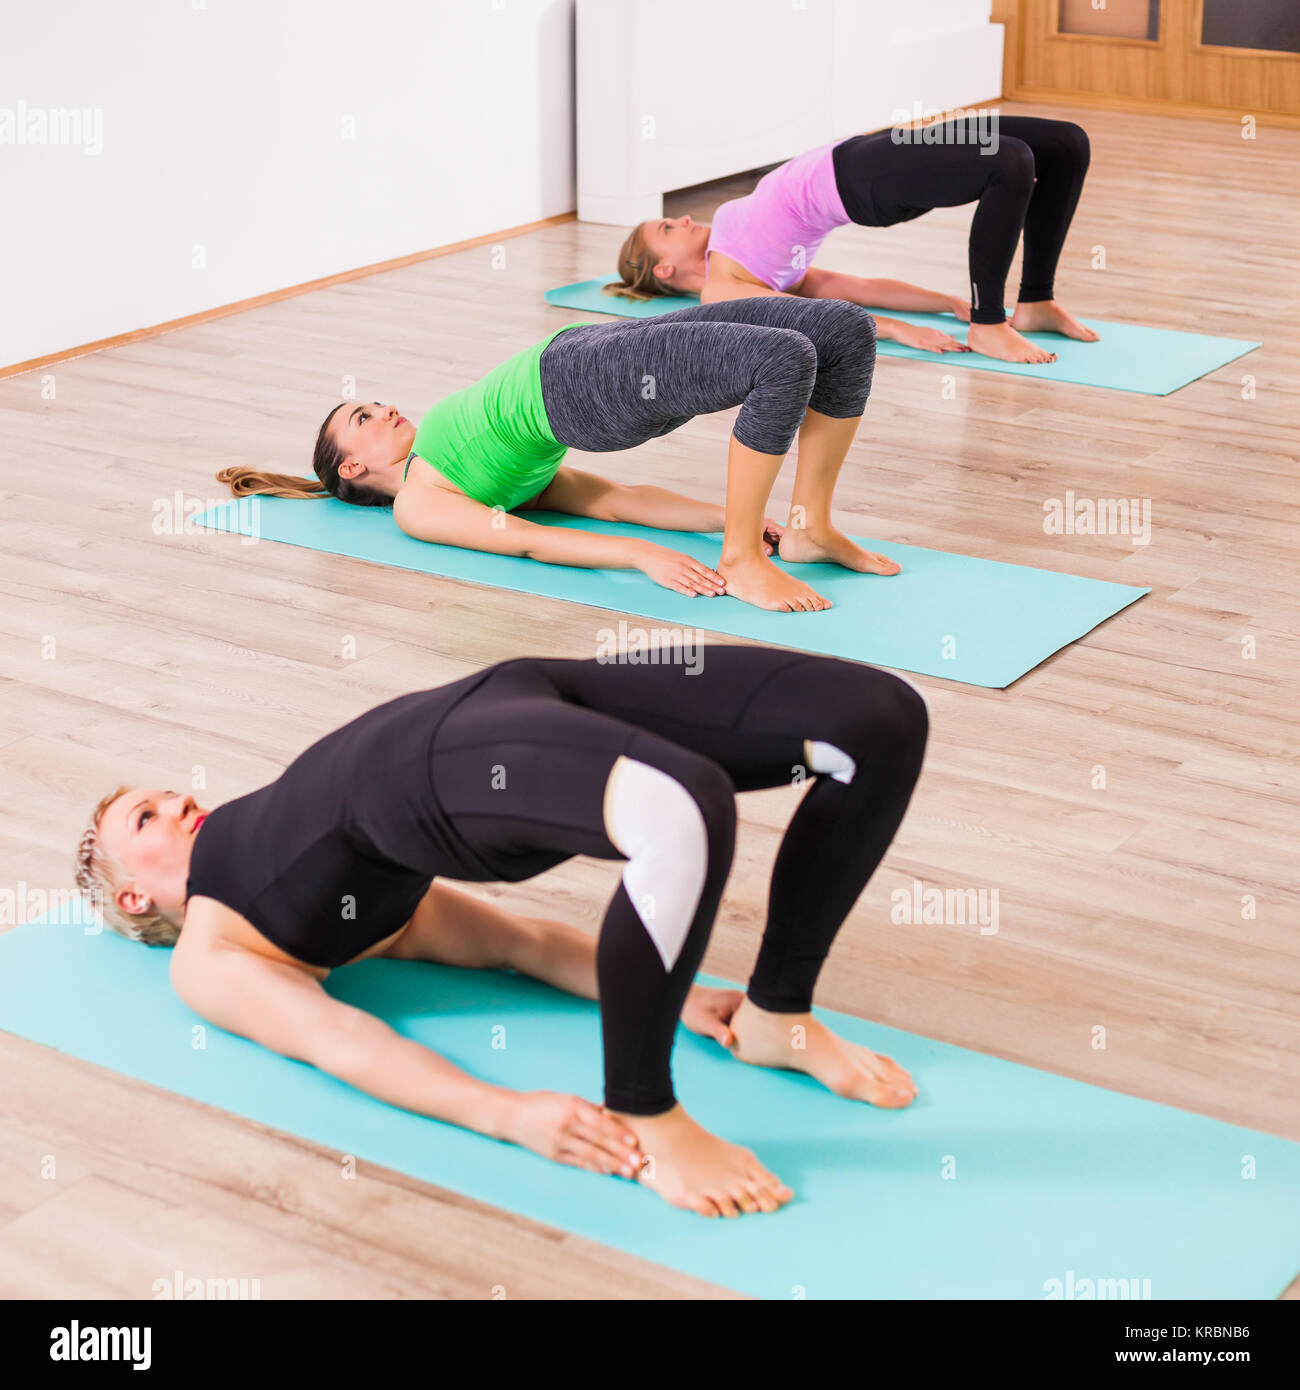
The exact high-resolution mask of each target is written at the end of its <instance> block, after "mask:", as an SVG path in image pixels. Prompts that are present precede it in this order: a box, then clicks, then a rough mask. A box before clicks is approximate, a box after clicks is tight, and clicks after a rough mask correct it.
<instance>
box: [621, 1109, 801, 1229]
mask: <svg viewBox="0 0 1300 1390" xmlns="http://www.w3.org/2000/svg"><path fill="white" fill-rule="evenodd" d="M611 1113H613V1114H617V1113H618V1112H617V1111H613V1112H611ZM619 1118H620V1119H624V1120H626V1121H627V1123H628V1125H629V1126H631V1127H632V1128H633V1129H634V1130H635V1131H636V1136H637V1140H638V1142H639V1144H640V1147H641V1152H642V1153H643V1154H644V1155H645V1161H644V1162H643V1163H642V1165H641V1171H640V1172H639V1173H638V1174H637V1181H638V1182H640V1183H643V1184H644V1185H645V1186H646V1187H649V1188H652V1189H653V1190H654V1191H655V1192H657V1193H658V1194H659V1195H660V1196H661V1197H662V1198H663V1199H664V1201H665V1202H667V1203H668V1204H669V1205H670V1206H674V1207H683V1208H685V1209H686V1210H687V1211H693V1212H696V1213H697V1214H698V1215H700V1216H739V1215H740V1214H741V1212H756V1211H776V1210H777V1209H778V1208H779V1207H783V1206H784V1205H785V1204H786V1203H787V1202H788V1201H789V1200H790V1199H791V1198H792V1197H793V1196H794V1192H793V1191H792V1190H791V1189H790V1188H788V1187H787V1186H786V1185H785V1184H784V1183H783V1182H782V1181H781V1179H780V1178H778V1177H777V1176H776V1174H775V1173H769V1172H768V1170H767V1169H766V1168H764V1167H763V1165H762V1164H761V1163H760V1162H759V1161H758V1159H757V1158H755V1156H754V1155H753V1154H752V1153H751V1152H750V1151H749V1150H748V1149H742V1148H741V1147H740V1145H739V1144H729V1143H727V1141H726V1140H725V1139H719V1138H718V1136H717V1135H716V1134H710V1133H709V1131H708V1130H707V1129H704V1128H703V1127H702V1126H700V1125H697V1124H696V1123H695V1121H694V1120H693V1119H691V1117H690V1116H689V1115H688V1114H687V1113H686V1111H685V1110H683V1109H682V1107H681V1106H680V1105H674V1106H673V1108H672V1109H671V1110H668V1111H665V1112H664V1114H662V1115H620V1116H619Z"/></svg>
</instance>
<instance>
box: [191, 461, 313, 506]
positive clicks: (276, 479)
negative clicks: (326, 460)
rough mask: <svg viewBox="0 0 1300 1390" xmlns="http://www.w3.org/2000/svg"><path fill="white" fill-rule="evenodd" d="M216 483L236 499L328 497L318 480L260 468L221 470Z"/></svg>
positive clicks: (239, 467) (240, 467)
mask: <svg viewBox="0 0 1300 1390" xmlns="http://www.w3.org/2000/svg"><path fill="white" fill-rule="evenodd" d="M217 482H219V483H226V484H227V485H228V486H229V488H230V491H231V492H232V493H234V495H235V496H236V497H252V496H254V495H256V494H258V493H264V494H266V495H267V496H269V497H293V498H298V499H302V500H306V499H308V498H316V497H328V496H329V495H330V494H329V492H328V491H327V490H326V488H325V486H324V484H323V483H321V481H320V480H319V479H318V478H298V477H295V476H294V475H293V474H292V473H263V472H262V470H261V469H260V468H245V467H243V466H241V465H236V466H235V467H233V468H223V469H222V470H221V472H220V473H218V474H217Z"/></svg>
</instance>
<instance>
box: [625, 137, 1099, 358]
mask: <svg viewBox="0 0 1300 1390" xmlns="http://www.w3.org/2000/svg"><path fill="white" fill-rule="evenodd" d="M1088 159H1089V147H1088V137H1087V135H1086V134H1085V133H1084V131H1083V130H1082V129H1081V128H1080V127H1079V126H1077V125H1074V124H1073V123H1071V122H1069V121H1049V120H1041V119H1039V118H1037V117H1032V116H1002V115H1000V114H997V113H992V114H990V113H983V114H981V115H978V116H967V117H962V118H961V119H958V120H952V121H947V122H943V123H941V124H933V125H930V126H927V127H923V128H921V129H917V130H907V129H902V128H897V127H895V128H891V129H889V130H883V131H877V132H875V133H874V134H871V135H855V136H851V137H850V138H849V139H847V140H840V141H836V142H834V143H832V144H828V145H822V146H820V147H819V148H817V149H815V150H810V151H808V152H807V153H806V154H801V155H799V156H797V157H796V158H794V159H791V160H789V161H788V162H787V163H785V164H782V165H780V166H779V167H778V168H776V169H773V170H771V171H770V172H769V173H767V174H765V175H764V176H763V177H762V178H761V179H760V180H759V181H758V184H757V186H756V187H755V188H754V190H753V192H752V193H749V194H748V195H747V196H745V197H743V198H735V199H732V200H731V201H730V202H726V203H723V204H722V206H721V207H719V208H718V210H717V211H716V212H715V213H714V215H713V222H712V223H711V224H709V223H698V222H694V221H692V220H691V218H689V217H669V218H657V219H655V220H652V221H648V222H642V223H641V224H640V225H639V226H638V227H636V228H634V229H633V231H632V233H631V234H630V235H629V236H628V238H627V240H626V241H625V242H624V243H623V247H622V250H621V251H620V252H619V259H618V268H619V274H620V275H621V277H622V280H621V282H618V281H616V282H613V283H611V284H610V285H608V286H606V289H607V292H609V293H612V294H619V295H624V296H627V297H630V298H634V299H646V298H652V297H654V296H656V295H665V294H679V295H682V294H698V295H699V296H700V299H701V300H702V301H703V302H704V303H706V304H707V303H712V302H715V301H718V300H724V299H739V298H748V297H750V296H753V295H773V294H777V295H783V294H789V295H800V296H803V297H805V298H811V299H846V300H848V301H849V302H850V303H853V304H860V305H864V306H866V307H869V308H872V309H873V310H874V309H897V310H901V311H904V312H907V311H912V312H917V313H950V314H953V315H955V316H956V317H957V318H958V319H960V320H962V321H963V322H967V323H969V324H970V328H969V331H968V333H967V340H966V342H965V343H962V342H959V341H958V340H957V339H956V338H954V337H953V336H952V335H951V334H948V333H944V332H941V331H940V330H938V329H935V328H920V327H917V326H916V325H914V324H908V323H904V322H901V321H900V320H897V319H891V318H885V317H881V316H880V315H878V314H877V315H876V332H877V335H878V336H879V337H881V338H892V339H894V340H896V341H898V342H901V343H906V344H908V345H909V346H912V347H918V348H923V349H926V350H927V351H930V352H967V351H971V352H978V353H982V354H984V355H985V356H988V357H997V358H1000V359H1002V360H1003V361H1008V362H1053V361H1055V360H1056V354H1055V353H1053V352H1048V351H1046V350H1045V349H1043V348H1042V347H1040V346H1038V345H1037V344H1035V343H1032V342H1030V341H1029V340H1028V339H1027V338H1025V337H1022V336H1021V335H1022V333H1026V332H1051V333H1060V334H1063V335H1065V336H1066V337H1069V338H1077V339H1079V340H1081V341H1084V342H1092V341H1095V340H1096V337H1097V335H1096V334H1095V333H1094V332H1093V331H1092V329H1090V328H1086V327H1085V326H1084V325H1083V324H1081V323H1080V322H1079V321H1078V320H1077V319H1075V318H1074V317H1073V316H1072V315H1071V314H1070V313H1068V312H1067V311H1066V310H1065V309H1064V308H1063V307H1062V306H1061V305H1060V304H1059V303H1058V302H1057V301H1056V298H1055V289H1054V280H1055V275H1056V264H1057V261H1058V260H1059V258H1060V254H1061V248H1062V247H1063V246H1064V244H1065V236H1066V233H1067V232H1068V231H1069V228H1070V221H1071V219H1072V218H1073V216H1074V209H1075V207H1076V205H1077V204H1078V201H1079V194H1080V192H1081V190H1082V188H1083V180H1084V176H1085V174H1086V173H1087V171H1088ZM964 203H974V204H975V215H974V217H973V219H972V221H971V230H970V249H969V273H970V298H969V299H965V298H959V297H957V296H954V295H948V294H943V293H940V292H938V291H932V290H925V289H921V288H920V287H919V286H917V285H909V284H906V283H904V282H903V281H901V280H879V279H863V278H861V277H859V276H856V275H845V274H842V273H840V272H838V271H833V270H824V269H822V268H821V267H818V266H814V265H813V258H814V257H815V256H816V254H817V252H818V250H819V249H820V248H821V244H822V242H823V241H824V240H825V238H826V237H827V235H828V234H829V233H830V232H832V231H833V230H834V229H835V228H836V227H841V226H844V225H846V224H848V223H850V222H853V223H856V224H858V225H859V226H864V227H888V226H892V225H893V224H894V223H896V222H908V221H911V220H912V219H913V218H915V217H919V216H921V214H922V213H925V212H929V211H930V210H931V209H933V208H936V207H956V206H959V205H961V204H964ZM1022 232H1023V234H1024V261H1023V268H1022V273H1021V280H1020V291H1019V294H1018V296H1017V301H1016V309H1015V313H1014V314H1013V315H1012V317H1011V318H1010V319H1008V318H1007V314H1006V311H1005V309H1004V308H1003V302H1004V287H1005V282H1006V278H1007V274H1008V272H1009V270H1010V268H1011V261H1012V258H1013V257H1014V255H1015V251H1016V246H1017V244H1018V243H1019V241H1020V237H1021V233H1022Z"/></svg>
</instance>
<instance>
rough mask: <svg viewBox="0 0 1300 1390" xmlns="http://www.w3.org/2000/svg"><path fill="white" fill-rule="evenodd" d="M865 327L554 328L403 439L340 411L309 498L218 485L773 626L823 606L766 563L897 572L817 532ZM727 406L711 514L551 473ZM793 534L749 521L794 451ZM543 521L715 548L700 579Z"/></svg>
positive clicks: (785, 312) (392, 411)
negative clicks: (673, 536) (710, 601)
mask: <svg viewBox="0 0 1300 1390" xmlns="http://www.w3.org/2000/svg"><path fill="white" fill-rule="evenodd" d="M874 360H875V332H874V323H873V320H872V319H871V316H870V315H869V314H868V313H867V312H866V311H865V310H863V309H859V308H858V307H856V306H854V305H850V304H845V303H842V302H840V301H832V300H826V301H811V300H809V301H803V300H793V299H780V300H778V299H776V298H772V299H759V298H756V299H750V300H738V301H729V302H726V303H722V304H712V305H702V306H700V307H699V308H692V309H685V310H682V311H681V312H679V313H676V314H665V315H661V316H658V317H656V318H653V319H642V320H635V319H634V320H626V319H620V320H616V321H615V322H612V323H604V324H566V325H565V326H564V327H563V328H559V329H556V330H555V331H554V332H552V333H550V334H548V335H547V337H545V338H543V339H542V340H541V341H540V342H537V343H534V344H533V345H532V346H531V347H528V348H526V349H524V350H523V351H522V352H519V353H516V354H515V355H514V356H512V357H510V358H509V359H508V360H506V361H505V362H503V363H501V365H500V366H498V367H496V368H494V369H493V370H492V371H490V372H488V373H487V375H486V376H484V377H482V378H481V379H480V380H479V381H477V382H475V383H474V384H473V385H471V386H468V387H466V388H465V389H463V390H460V391H457V392H455V393H454V394H452V395H450V396H447V397H445V398H444V399H443V400H441V401H439V402H438V403H437V404H436V405H435V406H433V407H432V408H431V409H430V410H429V411H428V412H426V414H425V415H424V416H423V417H422V419H421V420H420V423H419V426H418V428H417V427H416V426H415V425H413V424H412V423H411V422H410V420H408V419H407V418H406V417H405V416H404V415H402V414H401V412H400V411H399V410H398V409H397V407H396V406H392V405H382V404H380V403H378V402H374V401H370V402H365V403H362V404H350V403H347V402H345V403H344V404H342V405H338V406H335V407H334V409H333V410H331V411H330V413H329V414H328V415H327V416H326V417H325V421H324V423H323V424H322V425H321V427H320V431H319V433H318V435H317V439H316V448H315V454H314V458H313V467H314V470H315V473H316V480H315V481H314V482H313V481H309V480H308V479H305V478H294V477H290V476H286V475H283V474H267V473H263V472H260V471H258V470H255V469H251V468H228V469H225V470H223V471H222V472H221V473H220V474H218V477H219V479H220V480H221V481H223V482H227V483H229V484H230V486H231V489H232V491H233V492H234V493H235V494H236V495H237V496H243V495H247V494H250V493H269V494H272V495H276V496H281V497H296V498H325V497H332V498H336V499H338V500H339V501H340V502H345V503H350V504H353V505H358V506H383V507H392V509H393V516H394V519H395V520H396V522H397V524H398V525H399V526H400V527H401V528H402V530H403V531H405V532H406V533H407V534H408V535H411V536H414V537H415V538H416V539H418V540H426V541H432V542H436V543H439V544H444V545H455V546H461V547H464V548H467V549H474V550H486V551H492V552H494V553H497V554H505V555H518V556H525V557H528V558H531V559H536V560H541V561H544V562H547V563H550V564H559V565H574V566H581V567H587V568H593V569H639V570H641V571H643V572H644V573H645V574H647V575H648V576H649V577H650V578H651V579H653V580H654V581H655V582H656V583H658V584H661V585H663V586H664V587H665V588H669V589H672V590H674V591H675V592H677V593H681V594H686V595H689V596H691V597H695V596H697V595H703V596H718V595H721V594H724V593H725V594H729V595H731V596H732V597H735V598H738V599H741V600H742V601H744V602H748V603H753V604H756V605H757V606H759V607H762V608H767V609H771V610H776V611H785V612H813V611H817V610H820V609H824V608H829V607H830V603H829V601H828V600H827V599H825V598H823V597H822V596H821V595H820V594H817V593H816V592H815V591H814V590H813V589H812V588H810V587H809V586H808V585H807V584H805V583H804V582H803V580H801V579H799V578H798V577H797V576H796V575H795V574H793V573H791V572H790V571H789V570H787V569H784V568H782V567H779V566H778V565H777V564H775V563H774V562H773V559H772V558H771V557H772V555H773V551H774V550H776V549H778V548H779V550H780V558H781V559H782V560H784V561H787V562H794V563H798V562H805V561H813V562H822V563H826V562H832V563H838V564H841V565H844V566H846V567H847V568H850V569H854V570H858V571H860V572H864V573H873V574H896V573H897V572H898V569H899V567H898V565H896V564H894V562H893V561H891V560H888V559H886V558H885V557H884V556H880V555H875V554H873V553H871V552H868V551H864V550H862V549H860V548H859V547H858V546H857V545H856V544H854V543H853V542H852V541H851V540H850V539H849V538H848V537H847V536H844V535H842V534H841V533H840V532H838V531H837V530H835V528H834V527H833V526H832V525H831V521H830V508H831V492H832V489H833V487H834V483H835V480H836V478H837V476H838V474H839V471H840V467H841V466H842V464H843V462H844V459H845V456H846V454H847V452H848V448H849V445H850V444H851V442H852V440H853V436H854V434H855V432H856V429H857V425H858V422H859V419H860V417H861V415H862V410H863V407H864V405H865V402H866V397H867V393H868V391H869V389H870V381H871V372H872V366H873V363H874ZM735 406H739V407H740V411H739V415H738V416H737V418H736V421H735V427H734V429H733V431H732V436H731V439H730V441H729V449H728V472H727V505H726V507H725V509H724V508H723V507H721V506H718V505H716V504H713V503H709V502H704V501H700V500H697V499H695V498H690V497H684V496H682V495H680V494H678V493H674V492H670V491H667V490H666V489H663V488H660V487H656V486H651V485H645V484H642V485H637V486H624V485H618V484H615V483H612V482H609V481H607V480H606V479H603V478H600V477H598V476H597V475H595V474H593V473H587V472H584V471H582V470H579V469H577V468H574V467H572V466H571V465H568V464H565V463H564V461H563V460H564V456H565V454H566V452H567V451H568V449H569V448H571V447H573V448H578V449H582V450H585V451H587V452H611V451H615V450H622V449H627V448H632V447H635V446H636V445H639V444H642V443H644V442H646V441H648V440H650V439H653V438H656V437H658V436H660V435H663V434H667V433H668V432H669V431H671V430H674V429H676V428H678V427H679V426H680V425H683V424H685V423H686V422H687V421H688V420H690V419H691V418H693V417H694V416H695V415H699V414H705V413H710V412H714V411H719V410H725V409H729V408H731V407H735ZM796 434H797V435H798V437H799V441H800V444H799V468H798V473H797V475H796V478H795V484H794V495H793V504H792V512H791V515H792V519H793V524H792V526H791V527H790V528H789V529H787V528H785V527H783V526H781V525H779V524H778V523H777V522H775V521H773V520H772V519H771V518H770V517H768V516H767V503H768V495H769V493H770V491H771V487H772V484H773V482H774V480H775V478H776V475H777V472H778V471H779V470H780V467H781V465H782V463H783V461H784V458H785V455H786V453H787V451H788V450H789V448H790V446H791V443H792V442H793V439H794V437H795V435H796ZM528 511H547V512H560V513H567V514H569V515H572V516H581V517H587V518H591V519H593V520H599V521H607V522H626V523H632V524H635V525H639V526H644V527H652V528H656V529H659V530H666V531H679V532H680V531H696V532H719V531H720V532H722V533H723V543H722V549H721V553H720V555H719V558H718V561H717V562H716V565H715V566H711V565H708V564H705V563H704V562H703V561H700V560H697V559H695V558H694V557H693V556H691V555H687V554H685V553H683V552H681V551H677V550H673V549H671V548H670V547H668V546H664V545H659V544H656V543H655V542H653V541H650V540H648V539H646V538H644V537H641V536H635V535H627V534H606V533H598V532H594V531H586V530H579V529H577V528H574V527H571V526H556V525H542V524H538V523H537V522H534V521H532V520H530V519H529V518H528V517H526V516H525V515H522V513H526V512H528Z"/></svg>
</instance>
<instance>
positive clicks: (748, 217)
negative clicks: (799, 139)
mask: <svg viewBox="0 0 1300 1390" xmlns="http://www.w3.org/2000/svg"><path fill="white" fill-rule="evenodd" d="M839 143H840V141H838V140H835V141H832V142H831V143H830V144H829V145H821V146H819V147H818V148H817V149H815V150H809V151H808V152H807V153H806V154H801V155H796V156H795V158H794V159H791V160H788V161H787V162H786V163H784V164H782V165H780V166H779V167H777V168H775V169H773V170H772V171H771V172H770V173H767V174H764V175H763V177H762V178H761V179H759V181H758V183H757V184H756V185H755V188H754V191H753V192H752V193H750V194H747V195H746V196H745V197H744V198H733V199H732V200H731V201H730V202H729V203H723V204H722V206H721V207H720V208H719V209H718V210H717V212H715V213H714V214H713V230H712V231H711V232H710V233H709V246H708V249H709V251H717V252H719V253H720V254H721V255H723V256H730V257H731V259H732V260H733V261H739V262H740V264H741V265H743V266H744V267H745V269H746V270H748V271H749V273H750V274H751V275H755V276H757V277H758V278H759V279H760V280H761V281H762V282H763V283H764V284H765V285H768V286H770V287H771V288H772V289H774V290H787V289H789V288H790V286H791V285H795V284H798V282H799V281H800V280H802V279H803V277H804V274H805V273H806V272H807V270H808V267H809V266H810V265H811V264H812V261H813V257H814V256H815V255H816V254H817V252H818V251H819V250H820V249H821V244H822V242H823V241H825V240H826V237H827V235H828V234H829V233H830V232H832V231H834V229H835V228H836V227H842V226H844V224H845V223H846V222H849V221H850V220H851V219H850V217H849V215H848V213H847V212H845V211H844V204H843V202H842V201H841V199H840V194H839V189H838V188H837V187H836V186H835V166H834V164H833V162H832V160H831V151H832V150H833V149H834V148H835V146H836V145H838V144H839ZM704 275H705V279H708V264H707V261H706V264H705V272H704Z"/></svg>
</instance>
